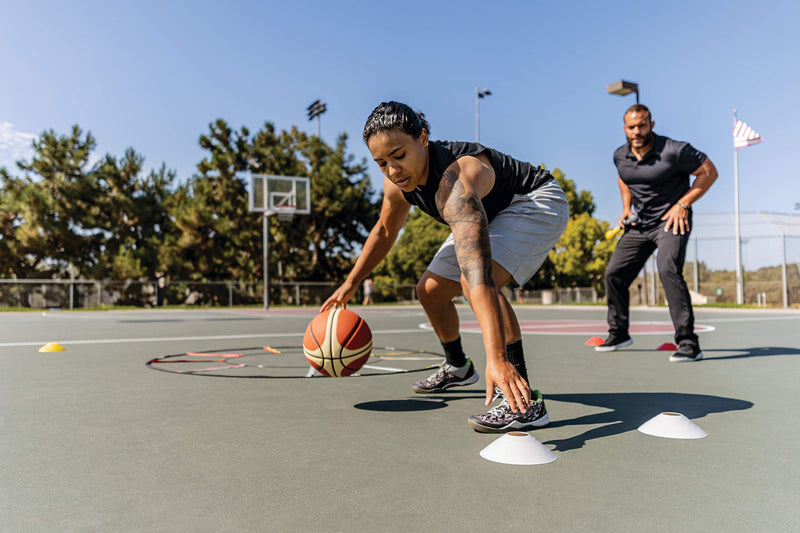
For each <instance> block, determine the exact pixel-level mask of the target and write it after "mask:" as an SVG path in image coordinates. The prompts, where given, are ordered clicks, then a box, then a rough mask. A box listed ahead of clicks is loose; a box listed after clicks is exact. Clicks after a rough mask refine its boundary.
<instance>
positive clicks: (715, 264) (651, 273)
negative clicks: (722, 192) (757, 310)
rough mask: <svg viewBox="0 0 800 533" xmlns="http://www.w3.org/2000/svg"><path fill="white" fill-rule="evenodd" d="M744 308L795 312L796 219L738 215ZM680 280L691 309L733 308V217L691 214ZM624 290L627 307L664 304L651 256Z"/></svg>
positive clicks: (799, 234)
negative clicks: (694, 306) (683, 281)
mask: <svg viewBox="0 0 800 533" xmlns="http://www.w3.org/2000/svg"><path fill="white" fill-rule="evenodd" d="M739 218H740V222H739V226H740V241H741V264H742V283H743V297H744V304H747V305H756V306H759V307H784V308H792V307H794V308H797V307H800V214H787V213H773V212H768V211H756V212H745V213H740V217H739ZM693 224H694V227H693V228H692V234H691V237H690V239H689V247H688V249H687V251H686V263H685V265H684V278H685V279H686V284H687V286H688V287H689V290H690V292H691V293H692V302H693V303H694V304H699V305H702V304H730V305H734V304H736V292H737V291H736V284H737V281H736V237H735V228H736V220H735V217H734V214H733V213H695V214H694V215H693ZM657 255H658V251H656V253H655V254H654V255H653V257H652V258H651V259H650V260H649V261H648V262H647V264H646V266H645V268H644V270H643V272H642V274H640V276H639V278H638V279H637V280H635V281H634V283H633V284H632V285H631V288H630V291H631V292H630V294H631V304H632V305H653V304H657V305H666V297H665V295H664V290H663V288H662V287H661V283H660V280H659V279H658V268H657V264H656V256H657Z"/></svg>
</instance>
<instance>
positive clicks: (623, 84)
mask: <svg viewBox="0 0 800 533" xmlns="http://www.w3.org/2000/svg"><path fill="white" fill-rule="evenodd" d="M606 92H607V93H608V94H616V95H619V96H625V95H626V94H631V93H636V103H637V104H638V103H639V84H638V83H634V82H632V81H625V80H619V81H615V82H614V83H609V84H608V85H606ZM653 273H655V267H653ZM642 277H643V278H644V283H643V285H644V300H645V302H644V305H648V301H647V300H648V294H647V262H645V263H644V265H643V266H642ZM653 288H655V276H653ZM655 300H656V295H655V294H654V295H653V305H655V303H656V301H655Z"/></svg>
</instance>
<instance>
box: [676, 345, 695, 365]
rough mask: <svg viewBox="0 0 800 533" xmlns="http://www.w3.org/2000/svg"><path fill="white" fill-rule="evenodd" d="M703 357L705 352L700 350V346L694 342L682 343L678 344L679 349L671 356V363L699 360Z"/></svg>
mask: <svg viewBox="0 0 800 533" xmlns="http://www.w3.org/2000/svg"><path fill="white" fill-rule="evenodd" d="M702 358H703V352H701V351H700V347H699V346H695V345H694V344H681V345H680V346H678V351H677V352H675V353H674V354H672V355H671V356H670V358H669V362H670V363H691V362H693V361H699V360H701V359H702Z"/></svg>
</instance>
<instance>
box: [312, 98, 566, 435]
mask: <svg viewBox="0 0 800 533" xmlns="http://www.w3.org/2000/svg"><path fill="white" fill-rule="evenodd" d="M429 133H430V126H429V125H428V123H427V122H426V121H425V119H424V116H423V115H421V114H417V113H415V112H414V111H413V110H412V109H411V108H410V107H409V106H407V105H406V104H402V103H399V102H384V103H382V104H380V105H379V106H378V107H376V108H375V109H374V110H373V111H372V113H371V114H370V116H369V118H368V119H367V122H366V125H365V126H364V134H363V137H364V142H365V143H366V144H367V147H368V148H369V151H370V153H371V154H372V157H373V159H374V160H375V162H376V163H377V164H378V166H379V167H380V169H381V171H382V172H383V174H384V180H383V203H382V206H381V214H380V218H379V219H378V222H377V223H376V224H375V227H374V228H372V231H371V232H370V234H369V237H368V238H367V240H366V242H365V243H364V247H363V250H362V252H361V255H360V256H359V258H358V260H357V261H356V264H355V266H354V267H353V269H352V271H351V272H350V274H349V275H348V276H347V279H346V280H345V282H344V283H343V284H342V285H341V286H340V287H339V288H338V289H336V291H335V292H334V293H333V294H332V295H331V297H330V298H328V299H327V300H326V301H325V303H324V304H323V305H322V310H325V309H327V308H329V307H331V306H335V305H338V304H342V305H344V304H346V303H347V302H348V301H349V300H350V299H351V298H353V296H354V295H355V293H356V290H357V289H358V284H359V283H360V282H361V280H363V279H364V278H366V277H367V276H368V275H369V274H370V273H371V272H372V270H373V269H374V268H375V267H376V266H377V265H378V264H379V263H380V262H381V261H382V260H383V258H384V257H386V254H388V253H389V250H390V249H391V248H392V246H393V245H394V242H395V240H396V239H397V236H398V234H399V233H400V230H401V228H402V227H403V224H404V223H405V221H406V218H407V216H408V213H409V210H410V209H411V206H412V205H415V206H417V207H418V208H419V209H422V210H423V211H424V212H425V213H427V214H428V215H430V216H432V217H433V218H435V219H436V220H438V221H440V222H442V223H444V224H447V225H448V226H449V227H450V230H451V231H452V233H451V234H450V236H449V237H448V238H447V239H446V240H445V242H444V243H443V244H442V246H441V248H440V249H439V251H438V252H437V253H436V255H435V257H434V258H433V261H432V262H431V263H430V265H429V266H428V269H427V270H426V271H425V273H424V274H423V276H422V278H421V279H420V281H419V283H418V284H417V297H418V298H419V301H420V303H421V304H422V306H423V308H424V309H425V312H426V314H427V316H428V319H429V321H430V323H431V325H432V326H433V330H434V331H435V333H436V335H437V336H438V338H439V340H440V341H441V343H442V346H443V348H444V353H445V363H444V364H443V365H442V367H441V368H440V369H439V370H438V371H437V372H436V373H434V374H433V375H431V376H430V377H428V378H427V379H424V380H422V381H419V382H417V383H415V384H414V385H413V387H412V388H413V389H414V391H415V392H418V393H435V392H441V391H443V390H444V389H446V388H449V387H452V386H463V385H469V384H472V383H475V382H476V381H478V374H477V372H476V371H475V369H474V367H473V364H472V361H471V360H469V359H468V358H467V357H466V355H465V354H464V351H463V349H462V347H461V337H460V336H459V320H458V312H457V310H456V307H455V305H454V304H453V302H452V300H453V298H454V297H455V296H457V295H458V294H459V293H461V292H463V293H464V296H465V297H466V299H467V301H468V302H469V304H470V306H471V307H472V310H473V312H474V313H475V315H476V317H477V319H478V323H479V324H480V328H481V332H482V333H483V342H484V349H485V351H486V371H485V379H486V405H487V406H488V405H490V403H491V402H492V399H493V397H497V396H498V395H499V396H501V397H502V401H501V402H500V404H499V405H497V406H496V407H494V408H492V409H491V410H489V412H488V413H485V414H481V415H476V416H472V417H470V419H469V423H470V425H471V426H472V427H473V428H474V429H476V430H477V431H482V432H503V431H509V430H512V429H521V430H527V429H531V428H533V427H540V426H543V425H546V424H547V423H548V422H549V417H548V415H547V410H546V408H545V406H544V401H543V399H542V396H541V393H540V392H539V391H533V392H531V389H530V386H529V385H528V376H527V370H526V367H525V359H524V355H523V352H522V333H521V331H520V327H519V322H518V321H517V317H516V315H515V314H514V311H513V309H512V308H511V305H510V304H509V302H508V300H507V299H506V298H505V296H503V294H502V292H501V291H500V289H501V288H502V287H503V286H505V285H506V284H508V283H509V282H511V280H512V279H513V280H514V281H515V282H516V283H518V284H519V285H523V284H524V283H525V282H526V281H527V280H529V279H530V278H531V276H533V274H535V273H536V271H537V270H538V268H539V267H540V266H541V264H542V262H543V261H544V259H545V258H546V257H547V254H548V252H549V251H550V249H551V248H552V247H553V246H554V245H555V243H556V241H557V240H558V238H559V236H560V235H561V233H562V232H563V231H564V227H565V226H566V223H567V218H568V215H569V208H568V204H567V200H566V197H565V196H564V193H563V191H562V190H561V188H560V187H559V186H558V184H557V183H556V181H555V180H554V179H553V177H552V176H551V175H550V174H549V173H548V172H547V171H545V170H544V169H543V168H539V167H534V166H532V165H530V164H528V163H524V162H521V161H517V160H515V159H513V158H511V157H509V156H507V155H505V154H502V153H500V152H497V151H495V150H492V149H490V148H486V147H484V146H481V145H479V144H477V143H466V142H446V141H429ZM496 388H497V390H496Z"/></svg>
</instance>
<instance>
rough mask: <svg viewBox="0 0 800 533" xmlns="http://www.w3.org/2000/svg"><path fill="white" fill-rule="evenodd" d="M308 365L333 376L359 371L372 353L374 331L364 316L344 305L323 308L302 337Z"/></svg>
mask: <svg viewBox="0 0 800 533" xmlns="http://www.w3.org/2000/svg"><path fill="white" fill-rule="evenodd" d="M303 353H305V355H306V359H308V362H309V364H310V365H311V366H312V367H314V368H315V369H317V370H318V371H319V372H320V373H321V374H324V375H326V376H331V377H341V376H348V375H350V374H354V373H355V372H358V371H359V370H360V369H361V367H362V366H364V364H365V363H366V362H367V359H369V356H370V354H371V353H372V332H371V331H370V329H369V326H368V325H367V323H366V322H365V321H364V319H363V318H361V317H360V316H358V315H357V314H356V313H354V312H353V311H349V310H347V309H344V308H337V307H335V308H333V309H328V310H327V311H324V312H322V313H320V314H318V315H317V316H315V317H314V319H313V320H312V321H311V323H310V324H309V325H308V327H307V328H306V334H305V337H303Z"/></svg>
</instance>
